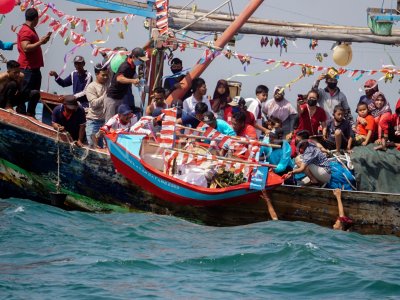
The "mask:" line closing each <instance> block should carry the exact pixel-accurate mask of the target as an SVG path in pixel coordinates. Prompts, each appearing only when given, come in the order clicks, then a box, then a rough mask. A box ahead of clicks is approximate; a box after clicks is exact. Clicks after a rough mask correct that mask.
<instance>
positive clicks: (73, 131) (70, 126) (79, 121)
mask: <svg viewBox="0 0 400 300" xmlns="http://www.w3.org/2000/svg"><path fill="white" fill-rule="evenodd" d="M63 112H64V105H63V104H60V105H58V106H56V107H55V108H54V109H53V114H52V116H51V120H52V122H53V123H57V124H60V125H61V126H64V128H65V130H66V131H68V132H69V134H70V135H71V137H72V138H73V140H74V141H77V140H78V139H79V129H80V126H81V125H83V124H85V123H86V116H85V110H84V109H83V107H82V106H80V105H79V107H78V110H77V111H75V112H74V113H73V114H72V115H71V117H70V118H69V119H67V118H65V116H64V114H63Z"/></svg>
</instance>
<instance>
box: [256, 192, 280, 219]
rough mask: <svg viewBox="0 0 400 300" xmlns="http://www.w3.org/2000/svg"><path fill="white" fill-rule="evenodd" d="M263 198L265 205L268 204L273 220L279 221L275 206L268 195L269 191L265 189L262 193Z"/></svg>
mask: <svg viewBox="0 0 400 300" xmlns="http://www.w3.org/2000/svg"><path fill="white" fill-rule="evenodd" d="M260 197H261V198H263V199H264V201H265V203H266V204H267V208H268V213H269V215H270V216H271V219H272V220H274V221H277V220H278V215H277V214H276V212H275V209H274V206H273V205H272V202H271V199H270V197H269V195H268V193H267V191H266V190H265V189H264V190H262V191H261V196H260Z"/></svg>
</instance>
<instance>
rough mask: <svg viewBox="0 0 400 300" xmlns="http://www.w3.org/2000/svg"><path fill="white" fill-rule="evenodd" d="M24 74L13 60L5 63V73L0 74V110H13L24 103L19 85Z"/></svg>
mask: <svg viewBox="0 0 400 300" xmlns="http://www.w3.org/2000/svg"><path fill="white" fill-rule="evenodd" d="M23 80H24V73H22V72H21V68H20V64H19V63H18V62H17V61H15V60H9V61H8V62H7V72H3V73H0V108H5V109H11V110H12V109H13V107H14V106H18V105H19V104H20V103H24V101H23V99H22V96H21V85H22V82H23Z"/></svg>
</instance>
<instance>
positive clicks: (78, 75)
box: [49, 55, 93, 108]
mask: <svg viewBox="0 0 400 300" xmlns="http://www.w3.org/2000/svg"><path fill="white" fill-rule="evenodd" d="M74 67H75V70H74V71H72V73H71V74H69V75H68V76H67V77H65V78H64V79H62V78H61V77H59V76H58V74H57V72H56V71H50V72H49V76H54V78H55V81H56V83H57V84H58V85H59V86H61V87H68V86H71V85H72V92H73V94H74V96H75V98H76V100H77V101H79V103H80V104H81V105H82V106H83V107H84V108H87V107H89V102H88V99H87V97H86V89H87V87H88V85H89V84H90V83H91V82H92V81H93V78H92V74H90V72H89V71H87V70H85V59H84V58H83V56H80V55H77V56H75V58H74Z"/></svg>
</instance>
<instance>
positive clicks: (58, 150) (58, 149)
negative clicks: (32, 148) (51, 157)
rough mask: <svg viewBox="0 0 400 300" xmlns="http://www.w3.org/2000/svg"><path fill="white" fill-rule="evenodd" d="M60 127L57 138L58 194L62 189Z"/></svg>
mask: <svg viewBox="0 0 400 300" xmlns="http://www.w3.org/2000/svg"><path fill="white" fill-rule="evenodd" d="M59 137H60V129H57V139H56V143H57V184H56V188H57V194H59V193H60V191H61V186H60V163H61V161H60V139H59Z"/></svg>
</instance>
